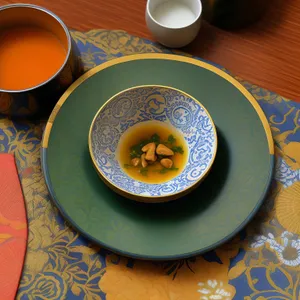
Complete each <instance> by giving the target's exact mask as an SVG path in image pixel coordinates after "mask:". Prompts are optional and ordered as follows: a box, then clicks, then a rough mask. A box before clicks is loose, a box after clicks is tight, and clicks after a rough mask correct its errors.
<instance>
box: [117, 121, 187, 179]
mask: <svg viewBox="0 0 300 300" xmlns="http://www.w3.org/2000/svg"><path fill="white" fill-rule="evenodd" d="M118 148H119V150H118V153H119V155H118V156H119V162H120V165H121V167H122V168H123V170H124V171H125V172H126V173H127V174H128V175H129V176H130V177H132V178H133V179H136V180H139V181H143V182H145V183H152V184H158V183H163V182H166V181H169V180H171V179H173V178H174V177H176V176H178V175H179V174H180V173H181V172H182V171H183V169H184V167H185V165H186V162H187V157H188V149H187V146H186V142H185V140H184V138H183V136H182V134H181V133H180V132H178V131H177V130H176V129H175V128H173V127H171V126H169V125H166V124H165V123H163V122H158V121H148V122H143V123H140V124H137V125H135V126H133V127H131V128H130V129H129V130H127V131H126V132H125V133H124V134H123V136H122V138H121V139H120V142H119V146H118Z"/></svg>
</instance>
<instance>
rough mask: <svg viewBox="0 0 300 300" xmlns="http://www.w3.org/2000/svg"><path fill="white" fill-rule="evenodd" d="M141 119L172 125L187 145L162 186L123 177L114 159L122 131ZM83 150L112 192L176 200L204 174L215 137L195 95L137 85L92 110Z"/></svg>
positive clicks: (214, 152)
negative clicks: (180, 164)
mask: <svg viewBox="0 0 300 300" xmlns="http://www.w3.org/2000/svg"><path fill="white" fill-rule="evenodd" d="M146 121H160V122H164V123H167V124H168V125H170V126H173V127H175V128H176V130H177V131H179V132H180V133H182V135H183V136H184V139H185V141H186V143H187V146H188V149H189V156H188V161H187V164H186V166H185V168H184V170H183V171H182V173H181V174H179V175H178V176H177V177H175V178H174V179H172V180H170V181H168V182H165V183H162V184H147V183H143V182H140V181H137V180H135V179H133V178H131V177H129V176H128V175H127V174H126V173H124V171H123V170H122V168H121V166H120V164H119V162H118V160H117V148H118V142H119V140H120V138H121V136H122V134H123V133H124V132H125V131H126V130H127V129H129V128H130V127H132V126H134V125H136V124H138V123H141V122H146ZM89 148H90V154H91V157H92V160H93V163H94V165H95V167H96V169H97V171H98V173H99V175H100V177H101V178H102V179H104V182H106V183H107V184H108V185H109V186H110V187H112V188H113V189H114V190H115V191H116V192H118V193H120V194H122V195H123V196H126V197H128V198H132V199H135V200H137V198H138V199H140V200H141V201H143V198H145V199H149V198H150V199H152V200H155V199H159V198H162V199H177V198H179V197H180V196H181V195H182V194H185V193H187V191H189V190H190V189H191V188H192V187H195V186H196V185H197V184H198V183H199V182H200V181H201V180H202V179H203V178H204V176H205V175H206V174H207V173H208V172H209V170H210V168H211V166H212V164H213V161H214V158H215V155H216V151H217V135H216V129H215V126H214V123H213V121H212V119H211V117H210V115H209V113H208V112H207V110H206V109H205V108H204V107H203V106H202V104H201V103H200V102H198V101H197V100H196V99H194V98H192V97H191V96H189V95H188V94H186V93H184V92H182V91H180V90H177V89H175V88H171V87H164V86H140V87H134V88H131V89H128V90H125V91H122V92H120V93H119V94H117V95H115V96H113V97H112V98H111V99H110V100H109V101H107V102H106V103H105V105H104V106H103V107H102V108H101V109H100V110H99V111H98V113H97V114H96V116H95V118H94V120H93V122H92V125H91V128H90V134H89ZM145 199H144V200H145ZM161 201H162V200H159V201H154V202H161Z"/></svg>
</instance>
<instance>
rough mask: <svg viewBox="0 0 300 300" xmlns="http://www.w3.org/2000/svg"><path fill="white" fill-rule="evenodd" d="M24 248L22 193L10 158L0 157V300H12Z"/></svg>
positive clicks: (17, 284)
mask: <svg viewBox="0 0 300 300" xmlns="http://www.w3.org/2000/svg"><path fill="white" fill-rule="evenodd" d="M26 244H27V219H26V210H25V206H24V199H23V193H22V189H21V186H20V181H19V177H18V173H17V168H16V165H15V160H14V156H13V155H11V154H1V155H0V299H1V300H4V299H5V300H10V299H14V298H15V296H16V292H17V289H18V286H19V281H20V277H21V273H22V268H23V263H24V257H25V252H26Z"/></svg>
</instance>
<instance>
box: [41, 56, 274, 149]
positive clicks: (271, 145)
mask: <svg viewBox="0 0 300 300" xmlns="http://www.w3.org/2000/svg"><path fill="white" fill-rule="evenodd" d="M143 59H164V60H173V61H180V62H185V63H189V64H192V65H195V66H198V67H201V68H204V69H207V70H209V71H211V72H214V73H216V74H218V75H219V76H221V77H222V78H224V79H225V80H227V81H228V82H230V83H231V84H232V85H234V86H235V87H236V88H237V89H238V90H239V91H240V92H241V93H242V94H243V95H244V96H245V97H246V98H247V99H248V101H249V102H250V103H251V105H252V106H253V108H254V109H255V111H256V112H257V114H258V116H259V118H260V120H261V122H262V125H263V127H264V130H265V133H266V136H267V140H268V146H269V153H270V154H271V155H274V141H273V137H272V132H271V128H270V126H269V123H268V120H267V118H266V116H265V114H264V112H263V110H262V109H261V107H260V106H259V104H258V103H257V101H256V100H255V98H254V97H253V96H252V95H251V93H250V92H249V91H247V89H246V88H245V87H244V86H243V85H242V84H241V83H239V82H238V81H237V80H236V79H234V78H233V77H232V76H231V75H229V74H227V73H226V72H224V71H222V70H220V69H219V68H217V67H215V66H213V65H210V64H208V63H206V62H203V61H198V60H196V59H194V58H190V57H185V56H181V55H174V54H161V53H149V54H133V55H129V56H124V57H120V58H115V59H113V60H110V61H108V62H105V63H103V64H101V65H99V66H97V67H95V68H93V69H91V70H89V71H88V72H86V73H85V74H83V75H82V76H81V77H80V78H78V79H77V80H76V81H75V82H74V83H73V84H72V85H71V86H70V87H69V88H68V89H67V90H66V92H65V93H64V94H63V95H62V97H61V98H60V99H59V101H58V102H57V104H56V106H55V108H54V111H55V113H54V111H53V112H52V114H51V116H50V118H49V122H48V123H47V126H46V128H45V133H44V138H43V141H42V147H43V148H48V142H49V137H50V132H51V128H52V124H53V122H54V120H55V117H56V115H57V113H58V112H59V109H60V107H61V106H62V105H63V104H64V102H65V101H66V100H67V99H68V97H69V96H70V94H71V93H72V92H73V91H74V90H75V89H76V88H77V87H78V86H79V85H80V84H82V83H83V82H84V81H85V80H87V79H88V78H89V77H91V76H93V75H95V74H96V73H98V72H100V71H102V70H104V69H106V68H109V67H111V66H114V65H117V64H121V63H125V62H129V61H133V60H143ZM50 120H51V121H50Z"/></svg>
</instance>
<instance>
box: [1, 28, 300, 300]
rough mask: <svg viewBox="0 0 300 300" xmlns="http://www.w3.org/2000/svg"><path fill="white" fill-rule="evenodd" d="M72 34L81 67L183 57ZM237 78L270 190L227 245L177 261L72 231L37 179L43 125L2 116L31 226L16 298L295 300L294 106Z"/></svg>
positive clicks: (299, 270) (102, 35)
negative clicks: (250, 104) (253, 112)
mask: <svg viewBox="0 0 300 300" xmlns="http://www.w3.org/2000/svg"><path fill="white" fill-rule="evenodd" d="M72 35H73V38H74V40H75V42H76V43H77V45H78V47H79V49H80V51H81V57H82V60H83V62H84V65H85V68H86V70H88V69H90V68H92V67H94V66H96V65H98V64H101V63H102V62H105V61H107V60H110V59H113V58H116V57H120V56H124V55H130V54H134V53H149V52H165V53H176V54H182V53H180V52H178V51H176V52H175V51H170V50H167V49H164V48H163V47H162V46H160V45H158V44H155V43H153V42H151V41H148V40H145V39H141V38H138V37H134V36H131V35H129V34H127V33H126V32H123V31H109V30H92V31H89V32H86V33H82V32H75V31H74V32H72ZM183 55H184V54H183ZM238 80H240V82H241V83H242V84H243V85H244V86H245V87H246V88H247V89H248V90H249V91H250V92H251V93H252V94H253V95H254V96H255V98H256V99H257V101H258V103H259V104H260V106H261V107H262V109H263V110H264V112H265V114H266V116H267V118H268V120H269V123H270V126H271V129H272V133H273V137H274V140H275V145H276V168H275V173H274V180H273V185H272V189H271V191H270V193H269V195H268V198H267V200H266V201H265V202H264V205H263V207H262V208H261V210H260V212H259V213H258V214H257V215H256V217H255V219H254V220H253V221H252V222H251V224H249V225H248V226H247V228H246V229H245V230H243V231H242V232H241V233H239V234H238V235H237V236H236V237H235V239H234V240H232V241H230V242H229V243H227V244H225V245H223V246H222V247H220V248H218V249H216V250H214V251H211V252H209V253H207V254H205V255H203V256H199V257H195V258H190V259H186V260H180V261H171V262H149V261H148V262H145V261H138V260H132V259H129V258H125V257H120V256H117V255H115V254H113V253H111V252H109V251H108V250H104V249H101V248H99V247H97V246H95V245H91V244H90V243H89V241H87V240H85V239H84V238H83V237H81V236H80V235H79V234H78V233H77V232H75V231H74V230H72V229H71V228H70V226H69V225H68V223H67V222H66V221H65V220H63V219H62V217H61V216H60V214H59V212H58V210H57V209H56V207H54V206H53V204H52V202H51V201H50V199H49V194H48V192H47V188H46V185H45V181H44V178H43V176H42V173H41V166H40V142H41V137H42V132H43V128H44V126H45V122H32V121H27V120H24V121H22V120H18V121H16V120H9V119H7V118H6V117H4V116H2V117H0V152H4V153H14V154H15V157H16V160H17V165H18V170H19V174H20V178H21V182H22V186H23V190H24V195H25V201H26V206H27V215H28V222H29V240H28V251H27V257H26V261H25V266H24V271H23V276H22V280H21V283H20V287H19V292H18V295H17V299H22V300H23V299H29V300H31V299H85V300H87V299H95V300H97V299H107V300H135V299H137V300H141V299H142V300H187V299H191V300H193V299H195V300H196V299H197V300H199V299H203V300H209V299H238V300H240V299H246V300H250V299H251V300H252V299H254V300H263V299H295V300H297V299H300V275H299V274H300V237H299V234H300V217H299V216H300V206H299V203H300V156H299V153H300V129H299V128H300V104H298V103H295V102H292V101H289V100H287V99H285V98H283V97H281V96H279V95H276V94H274V93H272V92H269V91H267V90H265V89H262V88H260V87H257V86H254V85H252V84H250V83H247V82H245V81H243V80H241V79H238Z"/></svg>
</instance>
